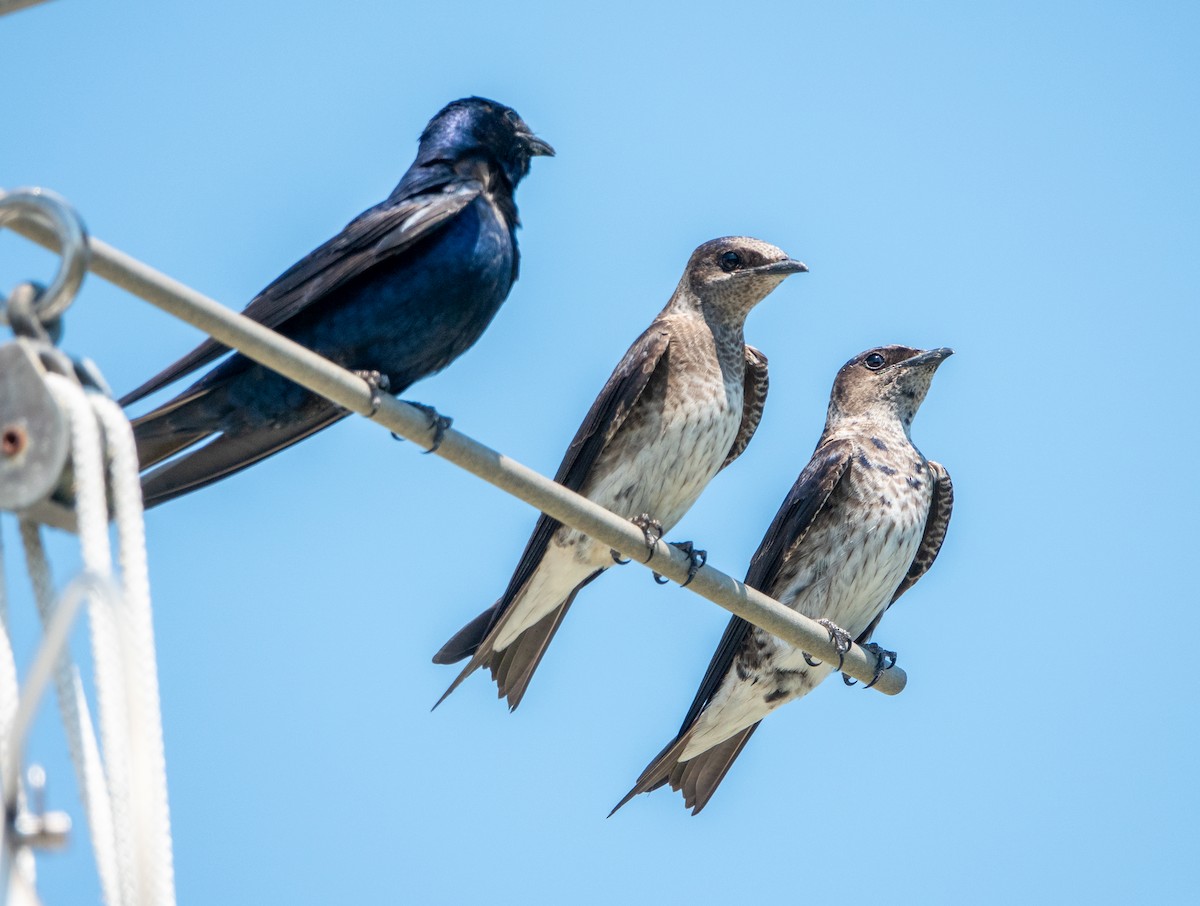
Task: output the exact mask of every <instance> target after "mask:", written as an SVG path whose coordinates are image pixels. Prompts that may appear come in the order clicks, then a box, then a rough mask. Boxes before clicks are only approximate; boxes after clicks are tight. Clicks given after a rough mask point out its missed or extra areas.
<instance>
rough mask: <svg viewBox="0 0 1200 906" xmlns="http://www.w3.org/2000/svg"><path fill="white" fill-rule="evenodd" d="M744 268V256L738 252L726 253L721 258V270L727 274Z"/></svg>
mask: <svg viewBox="0 0 1200 906" xmlns="http://www.w3.org/2000/svg"><path fill="white" fill-rule="evenodd" d="M741 266H742V256H741V255H739V254H738V253H737V252H726V253H725V254H724V255H722V256H721V270H723V271H725V273H729V272H730V271H736V270H737V269H738V268H739V267H741Z"/></svg>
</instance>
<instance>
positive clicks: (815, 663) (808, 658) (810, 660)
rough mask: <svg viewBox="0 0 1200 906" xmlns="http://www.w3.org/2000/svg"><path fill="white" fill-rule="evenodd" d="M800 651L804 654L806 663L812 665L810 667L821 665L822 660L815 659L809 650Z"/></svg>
mask: <svg viewBox="0 0 1200 906" xmlns="http://www.w3.org/2000/svg"><path fill="white" fill-rule="evenodd" d="M800 653H801V654H802V655H804V663H806V664H808V666H810V667H820V666H821V662H820V661H818V660H814V659H813V657H812V655H810V654H809V653H808V652H807V651H801V652H800Z"/></svg>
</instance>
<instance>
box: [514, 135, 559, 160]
mask: <svg viewBox="0 0 1200 906" xmlns="http://www.w3.org/2000/svg"><path fill="white" fill-rule="evenodd" d="M521 138H522V139H523V140H524V141H525V147H526V148H528V149H529V153H530V155H531V156H533V157H553V156H554V149H553V148H552V147H550V143H549V142H544V141H542V140H541V139H540V138H538V137H537V136H536V135H534V134H533V133H532V132H530V133H526V134H524V135H522V136H521Z"/></svg>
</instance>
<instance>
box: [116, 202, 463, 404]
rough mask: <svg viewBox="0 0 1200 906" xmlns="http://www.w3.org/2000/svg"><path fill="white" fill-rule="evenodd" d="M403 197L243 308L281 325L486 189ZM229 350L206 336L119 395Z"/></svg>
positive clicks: (355, 224)
mask: <svg viewBox="0 0 1200 906" xmlns="http://www.w3.org/2000/svg"><path fill="white" fill-rule="evenodd" d="M430 188H432V189H433V191H428V192H425V193H423V194H420V195H415V196H413V197H411V198H405V199H403V200H401V201H396V200H394V199H389V200H388V201H385V202H383V203H382V204H379V205H376V206H375V207H373V208H371V209H370V210H368V211H365V212H364V213H363V214H361V215H359V216H358V217H356V218H355V219H354V220H352V221H351V222H350V223H349V224H348V225H347V226H346V228H345V229H344V230H342V232H340V233H339V234H338V235H337V236H335V237H333V238H332V239H330V240H329V241H328V242H326V243H325V244H324V245H322V246H320V247H319V248H317V249H315V250H313V251H312V252H310V253H309V254H308V255H306V256H304V257H303V258H301V259H300V260H299V261H298V262H296V263H295V264H294V265H292V266H291V267H290V268H288V269H287V270H286V271H284V272H283V274H282V275H280V277H279V278H278V279H277V280H275V282H274V283H272V284H271V285H270V286H268V287H267V288H266V289H264V290H263V291H262V292H261V293H259V294H258V295H257V296H256V297H255V298H254V299H253V301H251V302H250V304H249V305H247V306H246V308H245V310H244V311H243V312H242V314H243V315H245V316H246V317H248V318H251V319H253V320H255V321H257V322H258V323H260V324H262V325H264V326H266V327H270V328H272V329H277V328H279V327H280V326H281V325H283V324H284V323H285V322H287V321H288V320H289V319H291V318H293V317H295V316H296V315H297V314H299V313H300V312H301V311H303V310H304V309H306V308H307V307H308V306H309V305H310V304H312V303H313V302H315V301H317V300H319V299H321V298H323V297H324V296H325V295H326V294H328V293H329V292H331V291H332V290H334V289H336V288H337V287H339V286H341V285H342V284H344V283H346V282H348V281H350V280H352V279H354V278H355V277H358V276H359V275H360V274H362V273H364V272H365V271H367V270H368V269H369V268H371V267H373V266H375V265H376V264H378V263H379V262H380V261H383V260H385V259H388V258H392V257H394V256H396V255H399V254H402V253H403V252H405V251H407V250H408V249H409V248H411V247H412V246H413V244H414V243H416V242H418V241H420V240H421V239H424V238H425V237H427V236H429V235H431V234H432V233H434V232H435V231H436V230H437V229H438V228H439V227H441V226H442V225H443V224H445V223H446V222H447V221H448V220H450V218H452V217H453V216H454V215H455V214H457V213H459V212H460V211H461V210H463V208H465V207H466V206H467V205H469V204H470V203H471V202H472V201H474V200H475V199H476V198H477V197H479V195H480V194H481V193H482V192H483V185H482V183H480V182H478V181H477V180H473V179H472V180H465V181H457V182H447V183H445V184H443V185H441V186H437V185H435V186H431V187H430ZM228 351H229V347H228V346H226V345H224V344H223V343H218V342H217V341H216V340H206V341H205V342H203V343H201V344H200V345H199V346H197V347H196V348H195V349H193V350H192V351H191V352H190V353H188V354H187V355H185V356H184V357H183V358H181V359H180V360H179V361H178V362H176V363H175V364H173V365H171V366H169V367H168V368H165V369H164V370H163V371H161V372H160V373H159V374H157V375H155V376H154V377H152V378H151V379H150V380H148V381H146V383H144V384H142V385H141V386H140V387H138V388H137V389H135V390H133V391H131V392H129V393H127V394H126V395H125V396H123V397H122V398H121V401H120V402H121V405H122V406H128V405H129V404H130V403H134V402H137V401H138V400H140V399H142V398H143V397H146V396H149V395H150V394H151V393H153V392H155V391H156V390H159V389H161V388H163V387H165V386H167V385H168V384H170V383H172V382H174V381H176V380H178V379H179V378H181V377H183V376H184V375H186V374H189V373H191V372H193V371H195V370H196V369H197V368H201V367H203V366H204V365H207V364H208V363H209V362H211V361H213V360H214V359H217V358H219V357H220V356H222V355H224V354H225V353H226V352H228Z"/></svg>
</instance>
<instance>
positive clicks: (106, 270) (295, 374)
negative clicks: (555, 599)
mask: <svg viewBox="0 0 1200 906" xmlns="http://www.w3.org/2000/svg"><path fill="white" fill-rule="evenodd" d="M9 226H10V227H11V228H12V229H14V230H15V231H16V232H18V233H20V234H22V235H23V236H25V237H26V238H28V239H32V240H33V241H34V242H37V243H38V244H40V245H43V246H45V247H46V248H48V249H50V250H51V251H58V248H59V243H58V239H57V237H56V236H55V234H54V233H53V231H51V230H48V229H47V228H45V227H44V226H42V225H41V224H40V223H38V222H36V221H34V220H32V219H27V218H22V219H19V220H15V221H13V222H12V223H10V224H9ZM90 244H91V247H92V257H91V262H90V264H89V265H88V267H89V269H90V270H91V271H93V272H95V273H96V274H98V275H99V276H101V277H103V278H104V279H105V280H108V281H109V282H111V283H114V284H116V285H117V286H119V287H121V288H122V289H125V290H128V291H129V292H131V293H133V294H134V295H135V296H139V297H141V298H142V299H145V300H146V301H147V302H150V303H151V304H153V305H156V306H158V307H159V308H161V309H163V310H164V311H166V312H168V313H170V314H172V315H174V316H175V317H177V318H179V319H181V320H183V321H187V322H188V323H189V324H192V325H193V326H195V327H198V328H200V329H201V330H202V331H204V332H205V333H207V334H208V335H209V336H211V337H213V338H215V339H216V340H217V341H219V342H221V343H224V344H226V345H228V346H231V347H233V348H234V349H237V350H238V351H239V352H241V353H242V354H244V355H246V356H247V357H249V358H251V359H253V360H254V361H256V362H259V363H260V364H263V365H265V366H267V367H268V368H271V369H272V370H274V371H278V372H279V373H280V374H282V375H284V376H285V377H288V378H290V379H291V380H293V381H295V382H296V383H297V384H300V385H301V386H303V387H307V388H308V389H309V390H311V391H313V392H314V393H318V394H320V395H321V396H323V397H326V398H327V399H330V400H332V401H333V402H335V403H337V404H338V405H339V406H342V407H344V408H346V409H349V410H351V411H353V412H357V413H358V414H359V415H362V416H365V417H366V418H369V419H371V420H372V421H374V422H378V423H379V424H381V425H383V426H384V427H385V428H387V429H388V430H389V431H393V432H395V433H396V434H399V435H400V436H401V437H404V438H406V439H407V440H410V441H413V442H414V443H417V444H420V445H422V446H424V447H429V446H431V445H432V443H433V430H432V426H431V425H430V422H429V418H428V416H426V415H425V413H423V412H422V411H421V410H419V409H416V408H414V407H412V406H410V405H408V404H407V403H403V402H401V401H399V400H397V399H395V398H393V397H391V396H387V395H383V396H382V398H381V399H380V401H379V406H378V408H377V409H374V411H373V408H374V407H373V406H372V402H371V389H370V387H369V386H368V385H367V383H366V381H364V380H363V379H362V378H360V377H359V376H358V375H356V374H354V373H352V372H350V371H347V370H346V369H344V368H341V367H339V366H337V365H335V364H333V363H332V362H330V361H329V360H328V359H325V358H323V357H321V356H319V355H317V354H316V353H315V352H312V351H311V350H308V349H305V348H304V347H303V346H301V345H299V344H298V343H295V342H293V341H292V340H289V339H287V338H286V337H283V336H280V335H279V334H277V333H275V332H274V331H273V330H270V329H268V328H266V327H263V326H262V325H261V324H258V323H256V322H255V321H252V320H250V319H249V318H246V317H244V316H242V315H240V314H237V313H235V312H233V311H231V310H229V309H228V308H225V306H223V305H221V304H220V303H219V302H216V301H214V300H213V299H210V298H208V297H207V296H205V295H202V294H201V293H198V292H196V291H195V290H194V289H191V288H190V287H188V286H185V285H184V284H182V283H180V282H178V281H177V280H173V279H171V278H170V277H168V276H166V275H165V274H162V273H160V272H159V271H157V270H155V269H154V268H152V267H150V266H148V265H146V264H143V263H142V262H141V261H138V260H137V259H136V258H132V257H130V256H129V255H126V254H125V253H124V252H121V251H119V250H118V249H115V248H113V247H112V246H110V245H108V244H107V243H105V242H102V241H101V240H99V239H96V238H95V237H92V238H91V239H90ZM437 455H438V456H440V457H442V458H443V459H446V460H449V461H450V462H452V463H454V464H455V465H457V466H459V467H461V468H463V469H466V470H467V471H468V472H471V473H472V474H473V475H476V476H478V477H479V478H482V479H483V480H484V481H487V482H489V483H490V484H493V485H495V486H496V487H498V488H500V489H501V490H504V491H507V492H508V493H509V494H512V495H513V496H515V497H519V498H521V499H522V500H524V501H525V502H526V503H528V504H530V505H532V506H534V507H537V508H538V509H539V510H541V511H542V512H543V513H546V514H547V515H549V516H551V517H552V518H554V519H557V520H558V521H560V522H562V523H564V524H566V525H569V526H571V527H572V528H575V529H578V530H579V531H581V532H584V533H585V534H588V535H591V536H592V537H593V538H595V539H596V540H597V541H600V542H601V543H603V544H606V545H608V546H609V547H611V548H613V549H614V550H616V551H619V552H620V553H621V554H622V555H624V556H625V557H629V558H630V559H632V560H633V562H635V563H643V562H644V563H645V564H646V565H647V566H649V567H650V568H652V569H653V570H654V571H655V572H657V573H659V574H660V575H663V576H666V577H667V578H669V579H673V580H675V581H676V582H680V583H682V582H683V581H685V580H686V579H687V572H688V558H687V556H686V555H685V554H683V553H682V552H681V551H678V550H676V549H675V548H673V547H671V546H670V545H668V544H666V543H665V542H663V541H659V542H658V544H657V545H656V546H655V549H654V551H653V553H652V555H651V559H650V560H649V561H648V562H647V561H646V545H645V541H644V539H643V536H642V531H641V529H639V528H637V527H636V526H634V525H633V524H632V523H631V522H629V521H627V520H625V519H622V518H621V517H619V516H617V515H616V514H614V513H611V512H609V511H608V510H606V509H604V508H603V507H601V506H599V505H597V504H595V503H593V502H592V501H590V500H588V499H587V498H585V497H581V496H580V495H579V494H576V493H574V492H573V491H569V490H567V489H566V488H564V487H563V486H562V485H560V484H557V483H555V482H553V481H551V480H550V479H549V478H546V477H545V476H543V475H541V474H539V473H537V472H535V471H533V470H532V469H529V468H527V467H526V466H523V465H521V464H520V463H519V462H516V461H515V460H512V459H509V458H508V457H507V456H504V455H503V454H501V453H497V452H496V451H495V450H492V449H490V448H489V447H486V446H484V445H483V444H481V443H479V442H477V441H475V440H473V439H472V438H470V437H468V436H466V435H465V434H462V433H460V432H458V431H455V430H453V429H450V430H448V431H446V434H445V437H444V438H443V439H442V444H441V446H440V447H439V448H438V450H437ZM688 589H689V590H690V591H693V592H695V593H696V594H698V595H700V596H701V597H704V598H707V599H708V600H710V601H712V602H713V603H714V604H717V605H719V606H721V607H724V608H725V609H726V610H728V611H730V612H731V613H734V614H737V615H738V616H739V617H741V618H742V619H744V620H748V621H749V622H751V623H753V624H754V625H756V626H759V627H761V628H762V629H765V630H766V631H767V632H769V633H771V634H772V635H775V636H778V637H779V638H781V639H783V640H784V641H786V642H789V643H790V644H792V645H795V646H796V647H798V648H800V649H802V650H804V651H807V652H809V653H810V654H812V655H813V656H814V657H818V658H822V659H824V660H827V661H836V660H837V656H838V655H837V651H836V650H835V649H834V646H833V645H832V643H831V642H830V639H829V633H828V631H827V630H826V629H825V627H824V626H821V625H820V624H819V623H817V622H816V621H815V620H810V619H809V618H808V617H805V616H803V615H801V614H798V613H796V612H795V611H792V610H789V609H788V608H786V607H784V606H783V605H782V604H780V603H779V602H778V601H776V600H774V599H773V598H769V597H767V596H766V595H764V594H763V593H762V592H760V591H757V590H755V589H753V588H750V587H748V586H746V585H744V584H743V583H741V582H739V581H737V580H736V579H733V578H732V577H730V576H727V575H725V574H724V573H722V572H720V571H719V570H717V569H714V568H712V567H710V566H705V567H703V568H702V569H701V570H700V572H698V573H697V574H696V577H695V578H694V579H693V580H692V582H691V584H690V585H688ZM875 664H876V660H875V655H873V654H871V653H870V652H867V651H864V650H863V649H862V648H860V647H859V646H858V645H854V646H853V647H852V648H851V649H850V651H849V652H847V653H846V655H845V660H844V663H843V665H842V670H843V671H844V672H845V673H848V674H849V675H850V676H853V677H855V678H856V679H859V680H862V681H863V682H870V681H871V678H872V677H873V676H874V675H875ZM907 680H908V678H907V676H906V675H905V673H904V671H903V670H902V669H901V668H899V667H892V668H891V669H890V670H886V671H884V673H883V675H882V676H880V678H879V681H878V682H877V683H876V684H875V686H874V687H873V688H875V689H878V690H879V691H880V692H883V693H886V694H888V695H895V694H896V693H898V692H900V691H901V690H902V689H903V688H904V686H905V683H906V682H907Z"/></svg>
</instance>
